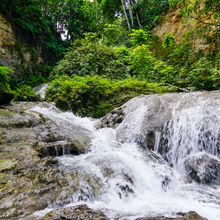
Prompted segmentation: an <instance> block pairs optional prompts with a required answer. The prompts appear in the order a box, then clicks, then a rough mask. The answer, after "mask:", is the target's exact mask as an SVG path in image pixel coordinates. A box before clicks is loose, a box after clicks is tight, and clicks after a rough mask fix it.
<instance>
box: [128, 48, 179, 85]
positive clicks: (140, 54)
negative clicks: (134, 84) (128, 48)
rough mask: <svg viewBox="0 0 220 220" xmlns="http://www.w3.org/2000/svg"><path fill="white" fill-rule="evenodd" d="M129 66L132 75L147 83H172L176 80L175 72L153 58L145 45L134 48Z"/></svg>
mask: <svg viewBox="0 0 220 220" xmlns="http://www.w3.org/2000/svg"><path fill="white" fill-rule="evenodd" d="M130 64H131V68H132V71H133V74H135V75H136V76H137V77H138V76H141V77H142V78H143V79H145V80H147V81H150V82H163V83H173V82H174V81H175V80H176V78H175V75H177V70H176V69H175V68H174V67H173V66H171V65H169V64H167V63H166V62H164V61H162V60H160V59H157V58H155V57H154V56H153V53H152V52H151V51H150V50H149V47H148V46H147V45H141V46H138V47H136V48H134V50H133V53H132V56H131V62H130Z"/></svg>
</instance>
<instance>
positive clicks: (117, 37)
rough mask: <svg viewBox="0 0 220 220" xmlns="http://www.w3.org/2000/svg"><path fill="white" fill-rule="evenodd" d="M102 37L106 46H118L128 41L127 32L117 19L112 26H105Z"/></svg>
mask: <svg viewBox="0 0 220 220" xmlns="http://www.w3.org/2000/svg"><path fill="white" fill-rule="evenodd" d="M102 37H103V41H104V43H106V44H107V45H120V44H123V43H126V42H127V41H128V30H127V28H126V26H125V25H124V24H123V20H122V19H121V18H119V19H118V20H116V21H115V22H114V23H113V24H105V25H104V28H103V31H102Z"/></svg>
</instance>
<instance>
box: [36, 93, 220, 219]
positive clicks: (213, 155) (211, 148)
mask: <svg viewBox="0 0 220 220" xmlns="http://www.w3.org/2000/svg"><path fill="white" fill-rule="evenodd" d="M219 96H220V93H215V92H214V93H191V94H168V95H162V96H159V95H151V96H145V97H142V98H139V99H138V100H137V99H134V102H133V103H132V101H130V102H129V103H128V104H126V105H125V106H124V112H125V118H124V120H123V122H122V123H121V124H120V125H119V126H118V128H116V129H112V128H102V129H96V128H95V126H96V124H97V123H98V121H96V122H95V121H94V120H91V119H89V118H84V119H82V118H79V117H76V116H74V115H73V114H71V113H57V112H55V111H53V110H47V109H42V108H35V109H33V110H34V111H38V112H40V113H41V114H43V115H47V116H48V117H53V118H54V119H57V120H61V119H62V120H67V121H68V123H71V121H72V122H74V123H78V124H82V126H84V127H86V128H87V129H89V130H90V132H91V133H92V136H93V139H92V143H91V151H90V152H88V153H86V154H81V155H78V156H73V155H65V156H61V157H58V160H59V163H60V166H61V167H62V169H68V170H72V171H77V172H78V174H79V175H78V178H80V190H78V191H77V192H76V193H75V194H73V195H69V198H68V201H67V200H66V201H57V203H53V204H50V205H49V207H48V209H47V210H44V211H41V212H37V213H35V215H36V216H37V215H43V214H45V212H48V211H49V210H51V209H54V208H59V207H63V206H73V205H77V204H82V203H86V204H87V205H88V206H89V207H91V208H93V209H97V210H103V211H104V212H105V213H106V215H107V216H108V217H109V218H110V219H114V218H117V219H136V218H138V217H145V216H147V217H149V216H167V217H175V216H177V214H176V213H180V212H189V211H196V212H198V213H199V214H200V215H202V216H204V217H207V218H208V219H209V220H218V219H220V179H219V178H217V176H218V175H220V170H218V169H219V167H218V166H219V165H220V160H219V156H220V126H219V125H220V97H219ZM152 103H153V104H152ZM128 109H129V110H128ZM165 116H166V117H165ZM165 118H166V119H167V120H166V119H165ZM159 119H161V121H162V122H161V123H158V122H157V120H159ZM156 122H157V123H156ZM149 131H150V132H151V133H152V132H153V133H154V135H153V138H154V152H153V151H151V150H148V148H147V147H148V143H149V140H148V139H146V138H145V139H146V140H145V139H144V136H147V134H148V132H149ZM147 137H148V136H147ZM150 142H152V140H151V141H150ZM143 143H145V144H143ZM140 146H141V147H140ZM204 155H205V156H204ZM197 158H200V160H198V161H199V162H198V163H197V165H198V166H199V168H200V169H202V171H201V173H202V172H203V171H206V170H204V169H209V168H210V169H211V172H212V174H213V169H214V168H216V170H217V171H216V172H217V173H216V172H215V173H214V174H213V175H211V176H210V178H213V181H210V182H209V184H205V183H204V182H203V181H200V182H199V181H195V180H196V179H193V175H191V177H192V179H190V181H189V179H188V178H186V175H187V172H186V167H188V169H189V167H190V166H189V165H188V166H187V164H186V163H187V162H186V161H187V160H188V163H189V164H190V162H193V163H196V162H195V161H196V160H197ZM201 158H203V159H202V160H201ZM204 158H205V159H204ZM207 158H208V159H207ZM204 161H205V162H207V164H208V165H207V166H206V164H205V165H204V164H203V163H204ZM210 161H211V162H210ZM210 164H211V165H210ZM213 164H214V165H216V164H217V165H216V166H214V165H213ZM196 171H198V170H196V168H195V170H194V172H196ZM208 171H209V170H208ZM195 175H197V177H198V178H200V177H201V176H199V175H200V173H199V172H197V174H195V173H194V176H195ZM201 175H202V174H201ZM208 177H209V176H208ZM201 179H202V177H201Z"/></svg>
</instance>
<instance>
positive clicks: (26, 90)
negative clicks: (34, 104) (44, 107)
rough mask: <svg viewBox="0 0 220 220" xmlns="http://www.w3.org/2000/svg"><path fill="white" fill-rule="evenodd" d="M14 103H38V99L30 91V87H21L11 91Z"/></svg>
mask: <svg viewBox="0 0 220 220" xmlns="http://www.w3.org/2000/svg"><path fill="white" fill-rule="evenodd" d="M13 95H14V98H13V100H14V101H25V102H27V101H28V102H31V101H40V97H39V96H38V95H37V94H36V93H35V92H34V91H33V90H31V87H30V86H22V87H20V88H17V89H16V90H15V91H13Z"/></svg>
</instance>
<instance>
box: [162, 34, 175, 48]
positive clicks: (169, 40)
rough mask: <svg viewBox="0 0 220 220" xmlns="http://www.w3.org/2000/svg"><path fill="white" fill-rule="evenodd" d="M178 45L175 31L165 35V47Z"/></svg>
mask: <svg viewBox="0 0 220 220" xmlns="http://www.w3.org/2000/svg"><path fill="white" fill-rule="evenodd" d="M175 45H176V42H175V38H174V36H173V33H168V34H166V36H165V37H164V40H163V47H164V48H174V47H175Z"/></svg>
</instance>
